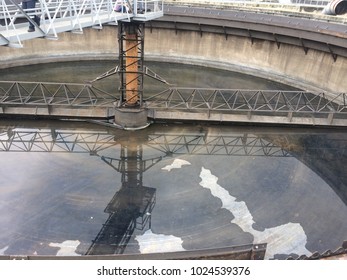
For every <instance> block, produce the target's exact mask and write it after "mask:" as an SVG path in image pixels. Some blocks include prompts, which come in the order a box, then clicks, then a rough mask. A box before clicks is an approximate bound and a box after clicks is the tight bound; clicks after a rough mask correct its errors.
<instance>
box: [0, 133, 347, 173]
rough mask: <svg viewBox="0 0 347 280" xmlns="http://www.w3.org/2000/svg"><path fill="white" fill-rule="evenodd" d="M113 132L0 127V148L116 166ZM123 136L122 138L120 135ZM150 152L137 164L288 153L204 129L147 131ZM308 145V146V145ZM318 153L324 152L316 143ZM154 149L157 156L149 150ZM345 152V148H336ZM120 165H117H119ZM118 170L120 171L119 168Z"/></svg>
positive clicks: (259, 140) (260, 139)
mask: <svg viewBox="0 0 347 280" xmlns="http://www.w3.org/2000/svg"><path fill="white" fill-rule="evenodd" d="M122 139H123V138H121V139H120V140H117V136H115V135H111V134H108V133H105V132H101V131H100V132H91V133H88V132H82V131H73V130H72V131H64V130H49V129H34V130H33V129H19V128H15V129H11V128H9V129H6V130H5V129H3V130H0V152H55V153H89V154H90V155H95V156H100V157H101V158H102V159H103V160H104V161H105V162H106V163H108V164H110V165H112V166H113V167H114V168H116V169H117V161H120V159H115V158H114V154H115V152H119V150H120V146H121V142H122ZM123 140H124V139H123ZM143 146H146V147H147V149H144V150H146V151H149V153H150V154H151V156H150V157H147V159H146V160H147V162H146V163H145V165H143V166H142V167H141V168H142V169H143V170H147V169H148V168H150V167H151V166H153V165H154V164H155V163H157V162H159V161H160V160H161V159H162V158H163V157H165V156H172V155H180V154H194V155H227V156H267V157H291V156H292V155H291V153H290V150H288V149H287V150H286V147H282V146H281V145H278V144H276V143H272V142H271V141H269V140H267V139H266V138H265V137H264V136H257V135H250V134H244V133H242V134H241V133H240V134H237V135H230V136H228V135H205V134H204V133H186V134H185V135H180V134H174V133H160V132H158V133H149V134H148V136H147V141H146V142H145V143H143ZM308 149H310V148H308ZM312 149H319V150H320V153H324V151H323V150H322V149H320V148H319V147H313V148H312ZM156 152H158V153H159V154H158V156H157V157H153V153H156ZM340 154H343V155H344V154H345V151H340ZM119 168H120V167H119ZM119 171H121V170H120V169H119Z"/></svg>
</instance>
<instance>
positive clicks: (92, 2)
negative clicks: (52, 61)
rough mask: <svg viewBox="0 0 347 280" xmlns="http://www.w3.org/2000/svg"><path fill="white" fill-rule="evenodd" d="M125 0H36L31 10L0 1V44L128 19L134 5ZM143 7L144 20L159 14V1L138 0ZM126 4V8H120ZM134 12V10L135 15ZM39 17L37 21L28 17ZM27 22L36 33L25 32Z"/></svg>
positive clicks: (17, 44)
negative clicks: (38, 21) (33, 27)
mask: <svg viewBox="0 0 347 280" xmlns="http://www.w3.org/2000/svg"><path fill="white" fill-rule="evenodd" d="M133 3H135V4H136V3H137V2H136V1H133V2H132V3H130V2H129V0H77V1H76V0H40V1H38V2H37V3H36V7H35V8H34V9H26V10H25V11H24V10H23V9H22V7H21V6H20V4H18V1H17V0H0V45H9V46H14V47H22V46H23V45H22V43H21V42H22V40H26V39H32V38H37V37H48V38H52V37H53V38H57V36H58V35H57V34H58V33H60V32H65V31H74V32H79V33H81V32H82V30H83V28H85V27H94V28H99V29H100V28H102V26H103V24H117V23H118V20H127V21H130V20H131V18H132V17H133V16H134V7H133V5H134V4H133ZM140 3H141V5H143V6H144V7H145V8H146V9H145V10H142V11H141V14H140V15H139V16H138V17H139V19H140V20H144V21H146V20H148V19H151V18H155V17H158V16H161V15H162V13H163V0H141V1H140ZM122 7H130V8H126V9H125V8H124V9H123V8H122ZM136 13H137V10H136V12H135V14H136ZM34 16H37V17H38V18H40V23H37V22H35V21H34V20H33V19H32V17H34ZM23 19H24V21H29V22H31V23H32V24H33V25H34V26H35V30H36V32H32V33H30V34H28V33H27V23H23Z"/></svg>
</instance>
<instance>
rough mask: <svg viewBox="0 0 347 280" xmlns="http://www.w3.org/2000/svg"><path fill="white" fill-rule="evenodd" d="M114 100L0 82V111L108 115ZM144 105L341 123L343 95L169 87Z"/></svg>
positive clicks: (86, 90)
mask: <svg viewBox="0 0 347 280" xmlns="http://www.w3.org/2000/svg"><path fill="white" fill-rule="evenodd" d="M118 100H119V99H118V98H117V97H116V94H111V93H108V92H106V91H104V90H101V89H99V88H97V87H95V86H93V85H92V84H73V83H70V84H59V83H35V82H13V81H0V114H1V113H2V114H34V115H40V114H41V115H51V116H63V115H64V116H66V117H69V116H70V117H86V116H87V117H110V115H111V114H112V112H113V109H114V107H115V102H116V101H118ZM144 105H145V106H146V108H148V109H149V110H151V111H152V114H153V115H155V114H156V113H157V112H164V113H170V114H172V113H175V112H189V113H193V114H195V116H196V119H197V120H199V118H198V117H199V116H204V118H205V119H204V120H208V119H209V115H210V114H212V113H213V112H217V113H220V114H224V115H226V116H227V115H228V114H229V115H230V114H234V115H245V116H246V119H247V120H248V121H252V117H253V116H257V115H263V116H269V117H276V116H279V117H283V118H284V119H285V121H286V122H287V123H290V121H291V119H292V118H294V117H299V118H301V119H313V120H314V121H316V122H317V123H319V121H320V120H322V119H323V120H324V121H325V123H324V124H325V125H345V126H346V125H347V120H346V118H347V94H346V93H337V94H328V93H325V92H322V93H312V92H307V91H278V90H277V91H274V90H241V89H213V88H208V89H204V88H200V89H199V88H169V89H167V90H165V91H163V92H161V93H158V94H155V95H153V96H149V97H146V96H145V97H144ZM75 109H79V111H76V110H75ZM83 109H85V110H84V111H83ZM98 109H99V111H98ZM93 110H94V111H93ZM153 112H154V113H153ZM177 118H179V114H177ZM277 122H278V123H281V121H278V120H277ZM313 124H314V122H313ZM324 124H323V125H324Z"/></svg>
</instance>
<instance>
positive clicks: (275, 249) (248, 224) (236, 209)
mask: <svg viewBox="0 0 347 280" xmlns="http://www.w3.org/2000/svg"><path fill="white" fill-rule="evenodd" d="M200 178H201V182H200V185H201V186H202V187H203V188H206V189H209V190H210V191H211V194H212V195H213V196H214V197H217V198H219V199H220V200H221V201H222V208H225V209H227V210H228V211H230V212H231V213H232V214H233V216H234V219H233V220H232V221H231V222H232V223H235V224H237V225H238V226H239V227H240V228H241V229H242V230H243V231H244V232H248V233H250V234H252V235H253V236H254V243H267V249H266V254H265V259H271V258H273V257H274V255H275V254H297V255H311V254H312V253H311V252H310V251H308V250H307V249H306V243H307V236H306V234H305V232H304V229H303V228H302V226H301V225H300V224H298V223H287V224H284V225H280V226H277V227H274V228H268V229H265V230H264V231H257V230H255V229H253V227H252V225H253V224H254V220H253V216H252V214H251V213H250V212H249V210H248V207H247V205H246V203H245V202H244V201H236V197H233V196H231V195H230V194H229V192H228V191H227V190H226V189H224V188H223V187H221V186H220V185H218V183H217V181H218V177H216V176H215V175H213V174H211V171H210V170H208V169H205V168H204V167H202V168H201V172H200Z"/></svg>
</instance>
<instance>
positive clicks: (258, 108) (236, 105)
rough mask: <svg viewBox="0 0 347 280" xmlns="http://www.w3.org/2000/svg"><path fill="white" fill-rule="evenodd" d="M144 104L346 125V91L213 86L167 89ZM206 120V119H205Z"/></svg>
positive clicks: (176, 108)
mask: <svg viewBox="0 0 347 280" xmlns="http://www.w3.org/2000/svg"><path fill="white" fill-rule="evenodd" d="M146 106H147V108H149V109H153V110H155V111H159V110H176V111H183V112H184V111H187V112H206V113H207V114H210V113H211V112H220V113H224V114H226V115H227V114H231V113H236V114H246V115H247V117H248V119H249V120H251V118H252V116H253V115H269V116H282V117H283V116H284V117H285V118H286V119H288V122H290V121H291V119H292V118H293V116H294V115H295V116H300V117H302V118H315V119H317V120H318V119H326V120H327V122H326V124H331V125H332V124H333V121H334V120H335V119H339V120H342V123H344V125H347V120H346V118H347V95H346V93H337V94H328V93H325V92H322V93H313V92H307V91H281V90H243V89H213V88H169V89H167V90H165V91H163V92H161V93H158V94H156V95H153V96H151V97H148V98H146ZM207 119H208V118H207Z"/></svg>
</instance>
